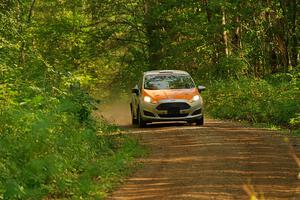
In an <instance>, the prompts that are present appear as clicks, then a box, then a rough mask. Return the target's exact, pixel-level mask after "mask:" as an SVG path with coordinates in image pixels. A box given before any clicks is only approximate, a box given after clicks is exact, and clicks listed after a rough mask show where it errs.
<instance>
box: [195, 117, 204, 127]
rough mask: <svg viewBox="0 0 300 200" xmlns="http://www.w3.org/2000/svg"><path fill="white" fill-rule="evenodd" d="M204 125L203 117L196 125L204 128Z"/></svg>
mask: <svg viewBox="0 0 300 200" xmlns="http://www.w3.org/2000/svg"><path fill="white" fill-rule="evenodd" d="M203 124H204V116H202V117H201V118H200V119H197V121H196V125H198V126H203Z"/></svg>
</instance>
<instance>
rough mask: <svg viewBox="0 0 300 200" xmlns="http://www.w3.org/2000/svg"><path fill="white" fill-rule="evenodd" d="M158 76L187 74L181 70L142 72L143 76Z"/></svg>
mask: <svg viewBox="0 0 300 200" xmlns="http://www.w3.org/2000/svg"><path fill="white" fill-rule="evenodd" d="M159 74H176V75H189V73H187V72H186V71H182V70H153V71H147V72H144V75H159Z"/></svg>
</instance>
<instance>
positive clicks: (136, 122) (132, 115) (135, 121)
mask: <svg viewBox="0 0 300 200" xmlns="http://www.w3.org/2000/svg"><path fill="white" fill-rule="evenodd" d="M130 110H131V124H132V125H136V124H138V120H137V119H135V118H134V111H133V108H132V104H130Z"/></svg>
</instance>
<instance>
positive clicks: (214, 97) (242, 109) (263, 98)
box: [203, 73, 300, 136]
mask: <svg viewBox="0 0 300 200" xmlns="http://www.w3.org/2000/svg"><path fill="white" fill-rule="evenodd" d="M207 88H208V90H207V91H205V92H204V93H203V96H204V100H205V104H206V105H205V107H206V110H207V112H208V113H209V115H210V116H212V117H213V118H219V119H230V120H235V121H242V122H248V123H250V124H251V125H253V126H256V127H264V128H270V129H272V130H279V129H281V130H284V129H288V130H290V131H288V132H290V133H291V134H293V135H297V136H299V128H300V117H299V116H300V103H299V99H300V90H299V88H300V74H299V73H298V74H296V73H295V74H282V75H280V74H277V75H276V76H271V77H268V78H266V79H264V80H263V79H259V80H254V79H250V78H242V79H240V80H219V81H212V82H210V84H209V85H208V87H207Z"/></svg>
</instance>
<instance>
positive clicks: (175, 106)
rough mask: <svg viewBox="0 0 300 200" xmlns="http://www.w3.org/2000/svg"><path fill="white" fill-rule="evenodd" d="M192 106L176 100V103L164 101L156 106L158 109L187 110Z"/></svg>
mask: <svg viewBox="0 0 300 200" xmlns="http://www.w3.org/2000/svg"><path fill="white" fill-rule="evenodd" d="M189 108H191V106H190V105H189V104H187V103H183V102H174V103H162V104H160V105H158V106H157V107H156V109H157V110H167V111H169V110H185V109H189Z"/></svg>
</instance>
